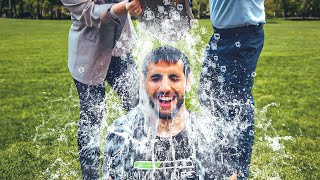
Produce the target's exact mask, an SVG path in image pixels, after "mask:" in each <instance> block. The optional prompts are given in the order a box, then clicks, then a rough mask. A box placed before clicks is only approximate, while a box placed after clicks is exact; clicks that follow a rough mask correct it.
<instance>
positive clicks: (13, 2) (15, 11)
mask: <svg viewBox="0 0 320 180" xmlns="http://www.w3.org/2000/svg"><path fill="white" fill-rule="evenodd" d="M12 7H13V15H14V17H15V18H17V7H16V1H15V0H12Z"/></svg>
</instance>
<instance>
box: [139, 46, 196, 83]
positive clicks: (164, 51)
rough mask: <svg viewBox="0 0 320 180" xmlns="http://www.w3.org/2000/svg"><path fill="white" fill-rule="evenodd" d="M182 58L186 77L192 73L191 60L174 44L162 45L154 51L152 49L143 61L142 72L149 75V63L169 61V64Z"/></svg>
mask: <svg viewBox="0 0 320 180" xmlns="http://www.w3.org/2000/svg"><path fill="white" fill-rule="evenodd" d="M179 60H181V61H182V62H183V72H184V75H185V76H186V78H187V77H188V75H189V74H190V62H189V60H188V58H187V56H186V55H185V54H184V53H183V52H182V51H180V50H179V49H177V48H174V47H172V46H161V47H158V48H156V49H154V50H153V51H151V52H150V53H149V54H148V55H147V56H146V57H145V58H144V61H143V66H142V73H143V75H144V77H145V78H146V77H147V75H148V64H149V63H155V64H157V63H158V62H160V61H161V62H167V63H169V64H171V63H172V64H176V63H178V61H179Z"/></svg>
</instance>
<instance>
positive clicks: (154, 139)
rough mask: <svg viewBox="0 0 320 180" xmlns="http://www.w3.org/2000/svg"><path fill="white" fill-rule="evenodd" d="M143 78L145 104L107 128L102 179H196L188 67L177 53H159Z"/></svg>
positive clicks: (145, 66) (152, 57)
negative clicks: (187, 102)
mask: <svg viewBox="0 0 320 180" xmlns="http://www.w3.org/2000/svg"><path fill="white" fill-rule="evenodd" d="M143 74H144V82H143V84H144V85H145V90H146V91H145V92H146V93H145V98H142V100H141V103H140V105H139V106H138V107H137V108H136V109H134V110H133V111H131V112H130V113H129V114H128V115H126V116H124V117H121V118H119V119H117V120H115V121H114V123H113V124H112V126H110V127H109V128H108V134H107V140H106V145H105V153H104V164H103V174H104V178H105V179H121V178H124V179H151V178H155V179H159V178H160V179H172V178H174V179H176V178H178V179H186V178H187V179H194V178H195V177H194V174H192V173H193V172H194V166H193V164H192V162H191V160H190V157H191V154H192V152H191V151H192V150H191V149H192V148H191V144H192V143H190V142H189V138H188V137H189V135H190V133H189V130H187V129H188V128H190V119H191V118H190V117H189V112H188V111H187V109H186V107H185V105H184V95H185V91H186V90H189V89H190V86H191V76H190V64H189V61H188V60H187V57H186V56H185V55H184V54H183V53H182V52H181V51H180V50H178V49H175V48H173V47H170V46H164V47H160V48H157V49H156V50H154V51H152V52H151V53H149V54H148V56H147V57H146V58H145V61H144V64H143ZM177 166H179V168H176V167H177ZM190 172H191V174H190Z"/></svg>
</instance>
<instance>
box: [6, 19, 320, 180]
mask: <svg viewBox="0 0 320 180" xmlns="http://www.w3.org/2000/svg"><path fill="white" fill-rule="evenodd" d="M70 25H71V22H70V21H45V20H43V21H38V20H15V19H0V42H1V43H0V54H1V56H0V72H1V73H0V85H1V88H0V99H1V100H0V107H1V108H0V142H1V144H0V179H79V178H80V177H81V176H80V166H79V162H78V152H77V137H76V136H77V135H76V133H77V123H78V116H79V105H78V98H77V93H76V90H75V87H74V85H73V80H72V78H71V76H70V74H69V72H68V69H67V42H68V40H67V39H68V31H69V27H70ZM319 30H320V22H303V21H301V22H292V21H282V20H274V21H272V22H268V24H266V25H265V33H266V34H265V36H266V41H265V47H264V50H263V53H262V55H261V58H260V59H259V63H258V66H257V71H256V77H255V86H254V90H253V91H254V97H255V102H256V117H255V126H256V134H255V145H254V150H253V156H252V163H251V177H252V179H271V178H274V179H276V178H277V177H278V178H282V179H306V180H309V179H320V174H319V172H320V169H319V167H320V153H319V152H320V147H319V138H320V130H319V129H320V125H319V119H320V117H319V112H320V105H319V104H320V84H319V79H320V73H319V69H320V49H319V47H320V42H319V41H318V39H320V37H319V36H320V35H319V33H318V32H319ZM193 31H194V33H195V34H196V33H200V32H206V33H203V34H201V41H199V42H200V44H199V49H197V51H198V53H199V54H203V52H202V50H203V47H202V46H205V43H204V42H208V41H209V38H210V36H211V34H212V31H211V23H210V21H208V20H201V21H200V26H199V29H197V30H193ZM181 46H183V45H181ZM188 56H190V55H188ZM191 61H193V68H192V70H193V74H194V77H195V82H196V83H197V81H198V77H199V74H200V71H201V63H199V62H196V61H194V60H193V59H191ZM196 90H197V87H196V86H194V87H193V91H192V92H191V95H192V97H193V98H196ZM107 93H108V95H109V96H108V97H109V99H108V100H107V102H108V107H109V111H108V112H107V115H106V117H107V121H108V122H111V121H112V120H113V119H114V118H116V117H117V116H119V114H122V113H123V112H122V110H121V109H113V107H114V106H113V105H114V104H120V102H119V99H118V97H116V96H115V95H114V92H112V91H110V90H109V89H108V90H107ZM194 106H195V103H193V102H192V99H191V100H190V99H189V103H188V107H190V108H191V109H194V110H196V108H197V107H194ZM118 107H119V106H118ZM106 124H107V123H106ZM106 124H105V126H106ZM290 136H291V137H292V138H291V139H290V138H289V139H286V137H290ZM102 137H104V136H103V135H102ZM277 138H278V140H277ZM270 142H273V143H274V144H277V142H279V143H280V145H281V146H280V149H279V150H274V149H272V146H270ZM101 146H103V145H101Z"/></svg>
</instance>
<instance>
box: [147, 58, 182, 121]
mask: <svg viewBox="0 0 320 180" xmlns="http://www.w3.org/2000/svg"><path fill="white" fill-rule="evenodd" d="M185 88H186V78H185V74H184V72H183V62H182V61H181V60H179V61H178V62H177V63H176V64H174V63H170V64H169V63H168V62H165V61H159V62H158V63H149V64H148V74H147V77H146V92H147V94H148V96H149V98H150V104H151V106H152V107H153V108H154V109H155V110H156V111H159V117H160V118H161V119H172V117H173V116H175V114H176V113H177V112H178V111H179V109H180V108H181V107H182V106H183V105H184V93H185Z"/></svg>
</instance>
